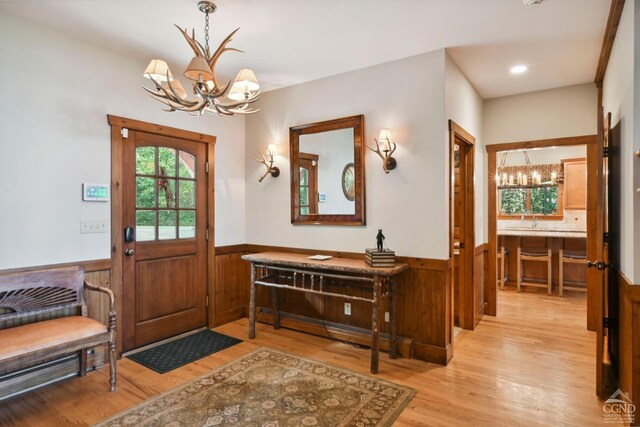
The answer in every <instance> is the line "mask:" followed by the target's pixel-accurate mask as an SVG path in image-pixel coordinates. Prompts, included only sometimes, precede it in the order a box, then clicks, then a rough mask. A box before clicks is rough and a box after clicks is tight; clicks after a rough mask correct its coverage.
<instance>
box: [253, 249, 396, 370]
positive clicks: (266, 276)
mask: <svg viewBox="0 0 640 427" xmlns="http://www.w3.org/2000/svg"><path fill="white" fill-rule="evenodd" d="M242 259H243V260H245V261H250V262H251V298H250V304H249V339H254V338H255V336H256V285H262V286H267V287H270V288H273V313H274V318H273V327H274V328H275V329H278V328H280V312H279V309H278V305H279V290H280V289H288V290H292V291H298V292H306V293H311V294H318V295H323V296H328V297H336V298H342V299H345V300H355V301H365V302H369V303H371V305H372V306H373V314H372V316H371V336H372V339H371V373H372V374H377V373H378V346H379V341H380V312H381V307H382V298H385V297H386V298H389V357H391V358H392V359H395V358H396V354H397V353H396V340H397V332H396V319H395V317H396V307H395V305H396V286H395V283H394V281H393V276H395V275H397V274H399V273H401V272H402V271H404V270H406V269H408V268H409V267H408V265H406V264H396V265H395V266H394V267H389V268H374V267H370V266H368V265H367V264H365V262H364V261H363V260H356V259H348V258H331V259H327V260H324V261H318V260H311V259H309V258H308V255H304V254H294V253H283V252H264V253H259V254H250V255H243V256H242ZM330 282H331V283H336V282H338V283H342V282H346V283H352V284H357V285H358V286H359V287H362V288H367V289H370V290H371V293H372V297H371V298H365V297H361V296H354V295H349V294H347V293H341V292H337V291H335V290H332V291H329V290H328V284H329V283H330Z"/></svg>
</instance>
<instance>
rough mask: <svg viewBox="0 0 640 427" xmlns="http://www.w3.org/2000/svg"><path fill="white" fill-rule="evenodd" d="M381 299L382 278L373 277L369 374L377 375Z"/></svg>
mask: <svg viewBox="0 0 640 427" xmlns="http://www.w3.org/2000/svg"><path fill="white" fill-rule="evenodd" d="M381 299H382V278H381V277H380V276H375V277H374V281H373V314H372V316H371V373H372V374H377V373H378V354H379V349H378V348H379V341H380V305H381V304H380V300H381Z"/></svg>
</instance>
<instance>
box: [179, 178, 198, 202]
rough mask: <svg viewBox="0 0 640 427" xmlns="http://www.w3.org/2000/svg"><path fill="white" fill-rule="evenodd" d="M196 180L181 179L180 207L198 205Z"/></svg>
mask: <svg viewBox="0 0 640 427" xmlns="http://www.w3.org/2000/svg"><path fill="white" fill-rule="evenodd" d="M195 190H196V182H195V181H185V180H183V179H181V180H180V189H179V194H180V204H179V206H180V208H194V209H195V207H196V193H195Z"/></svg>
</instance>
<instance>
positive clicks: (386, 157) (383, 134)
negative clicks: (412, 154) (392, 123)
mask: <svg viewBox="0 0 640 427" xmlns="http://www.w3.org/2000/svg"><path fill="white" fill-rule="evenodd" d="M373 140H374V141H375V142H376V148H375V149H373V148H371V147H369V146H367V148H368V149H369V150H371V151H373V152H374V153H376V154H377V155H378V156H380V158H381V159H382V169H384V173H389V171H390V170H393V169H395V168H396V166H397V165H398V162H396V159H394V158H393V157H391V155H392V154H393V152H394V151H396V143H395V142H393V141H392V140H391V130H390V129H382V130H381V131H380V135H379V136H378V139H375V138H373ZM380 144H382V148H381V147H380Z"/></svg>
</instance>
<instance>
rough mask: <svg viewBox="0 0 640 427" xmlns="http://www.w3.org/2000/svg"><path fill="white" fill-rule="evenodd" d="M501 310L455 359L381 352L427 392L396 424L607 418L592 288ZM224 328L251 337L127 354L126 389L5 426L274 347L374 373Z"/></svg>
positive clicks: (303, 347) (342, 355) (503, 300)
mask: <svg viewBox="0 0 640 427" xmlns="http://www.w3.org/2000/svg"><path fill="white" fill-rule="evenodd" d="M498 298H499V300H498V310H499V315H498V316H497V317H495V318H494V317H489V316H485V318H484V319H483V321H482V322H481V323H480V325H478V327H477V328H476V330H475V331H474V332H470V331H460V333H459V334H457V337H456V342H455V350H454V358H453V360H452V361H451V363H450V364H449V366H447V367H443V366H440V365H435V364H431V363H425V362H422V361H419V360H413V359H396V360H390V359H389V357H388V355H387V354H386V353H383V354H382V355H381V360H380V374H379V375H380V377H381V378H384V379H387V380H390V381H395V382H397V383H400V384H404V385H407V386H409V387H413V388H415V389H416V390H417V391H418V393H417V394H416V396H415V398H414V399H413V401H412V402H411V403H410V404H409V406H408V407H407V408H406V409H405V410H404V412H403V413H402V414H401V416H400V417H399V418H398V421H397V423H396V425H415V426H418V425H420V426H426V425H443V426H444V425H474V426H481V425H486V426H499V425H505V426H506V425H540V426H542V425H545V426H548V425H580V426H585V425H602V403H601V402H600V401H599V400H598V398H597V397H596V395H595V333H594V332H589V331H587V330H586V296H585V295H584V294H578V293H569V294H568V295H567V296H566V297H564V298H559V297H557V296H552V297H548V296H546V295H543V294H542V293H534V292H525V293H520V294H518V293H516V292H513V291H501V292H499V293H498ZM216 330H217V331H219V332H222V333H225V334H228V335H231V336H235V337H238V338H241V339H244V340H245V342H244V343H242V344H239V345H237V346H234V347H231V348H229V349H226V350H223V351H221V352H219V353H216V354H213V355H211V356H208V357H206V358H204V359H201V360H199V361H197V362H194V363H191V364H190V365H187V366H185V367H182V368H179V369H176V370H174V371H172V372H169V373H167V374H164V375H160V374H157V373H155V372H153V371H151V370H149V369H147V368H144V367H142V366H140V365H138V364H136V363H134V362H132V361H130V360H128V359H122V360H120V361H119V362H118V390H117V391H116V392H115V393H109V392H108V391H107V380H106V378H107V375H108V372H107V371H108V370H107V369H101V370H100V371H99V372H95V373H90V374H89V375H87V376H86V377H84V378H73V379H70V380H66V381H62V382H61V383H58V384H56V385H52V386H49V387H45V388H43V389H40V390H38V391H35V392H31V393H28V394H24V395H22V396H19V397H16V398H13V399H9V400H8V401H5V402H0V425H2V426H7V425H16V426H17V425H20V426H52V425H60V426H62V425H87V424H92V423H95V422H97V421H100V420H101V419H103V418H106V417H108V416H110V415H112V414H114V413H116V412H119V411H122V410H124V409H126V408H129V407H131V406H133V405H135V404H137V403H139V402H142V401H143V400H145V399H147V398H149V397H152V396H154V395H157V394H158V393H161V392H163V391H165V390H168V389H170V388H172V387H175V386H178V385H180V384H182V383H184V382H186V381H189V380H191V379H193V378H196V377H199V376H201V375H204V374H206V373H207V372H208V371H209V370H211V369H213V368H216V367H218V366H220V365H222V364H224V363H227V362H230V361H232V360H234V359H235V358H237V357H239V356H242V355H244V354H246V353H248V352H250V351H252V350H254V349H255V348H256V347H260V346H268V347H273V348H276V349H280V350H284V351H289V352H292V353H296V354H299V355H301V356H304V357H309V358H313V359H316V360H321V361H324V362H328V363H333V364H336V365H339V366H342V367H345V368H348V369H352V370H354V371H357V372H361V373H368V368H369V351H367V350H366V349H359V348H355V347H353V346H351V345H349V344H345V343H340V342H336V341H330V340H327V339H324V338H318V337H315V336H311V335H307V334H302V333H298V332H294V331H290V330H286V329H280V330H278V331H275V330H273V329H272V327H270V326H268V325H263V324H259V325H258V327H257V338H256V339H255V340H252V341H248V340H247V331H248V321H247V319H241V320H238V321H235V322H232V323H229V324H226V325H224V326H221V327H219V328H216Z"/></svg>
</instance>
